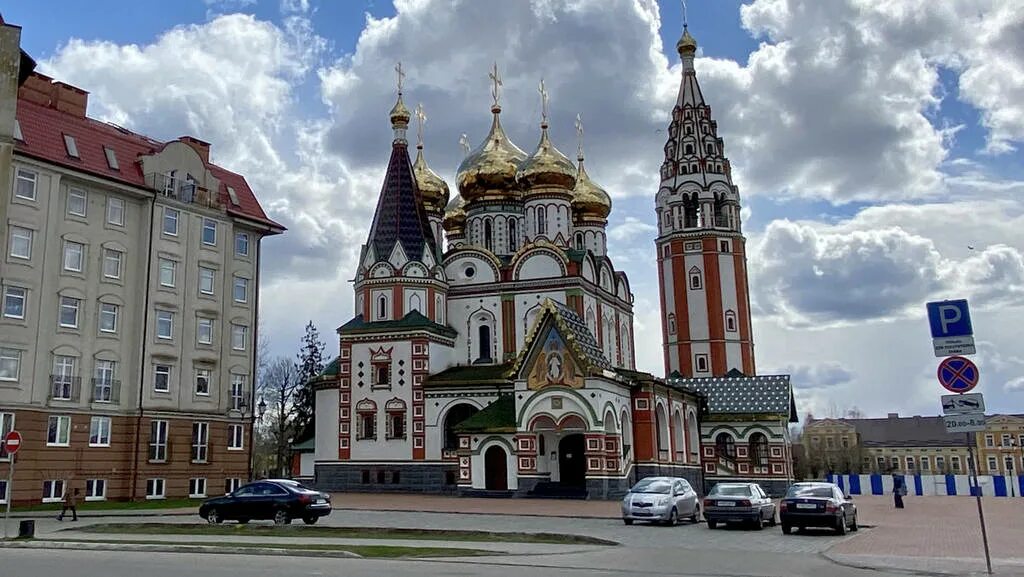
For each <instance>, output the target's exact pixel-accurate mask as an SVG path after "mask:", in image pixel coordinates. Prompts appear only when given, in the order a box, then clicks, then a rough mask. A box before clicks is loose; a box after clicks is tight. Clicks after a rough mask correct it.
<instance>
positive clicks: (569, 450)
mask: <svg viewBox="0 0 1024 577" xmlns="http://www.w3.org/2000/svg"><path fill="white" fill-rule="evenodd" d="M585 452H586V443H585V440H584V438H583V435H582V434H579V433H575V434H572V435H566V436H564V437H562V440H561V441H560V442H559V443H558V472H559V482H560V483H561V484H562V485H563V486H566V487H584V486H586V484H587V456H586V454H585Z"/></svg>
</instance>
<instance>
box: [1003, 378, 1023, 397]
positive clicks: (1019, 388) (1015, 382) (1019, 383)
mask: <svg viewBox="0 0 1024 577" xmlns="http://www.w3.org/2000/svg"><path fill="white" fill-rule="evenodd" d="M1003 388H1004V389H1005V390H1006V392H1008V393H1021V392H1024V377H1017V378H1016V379H1011V380H1009V381H1007V382H1006V384H1005V385H1003Z"/></svg>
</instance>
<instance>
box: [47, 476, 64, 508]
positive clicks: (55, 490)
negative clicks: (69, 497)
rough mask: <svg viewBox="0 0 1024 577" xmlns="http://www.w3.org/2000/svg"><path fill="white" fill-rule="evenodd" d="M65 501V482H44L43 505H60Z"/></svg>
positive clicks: (60, 480) (61, 480)
mask: <svg viewBox="0 0 1024 577" xmlns="http://www.w3.org/2000/svg"><path fill="white" fill-rule="evenodd" d="M63 499H64V480H63V479H49V480H46V481H43V503H60V502H61V500H63Z"/></svg>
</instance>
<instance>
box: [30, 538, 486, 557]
mask: <svg viewBox="0 0 1024 577" xmlns="http://www.w3.org/2000/svg"><path fill="white" fill-rule="evenodd" d="M50 540H52V541H58V540H56V539H35V541H36V542H42V543H45V542H46V541H50ZM58 542H61V543H93V544H103V545H109V546H111V547H116V546H118V545H121V544H123V543H127V544H130V545H169V546H175V545H181V544H180V543H169V542H167V541H147V540H144V539H142V540H131V541H116V542H113V543H106V542H103V541H92V540H89V539H60V540H59V541H58ZM188 546H189V547H222V548H227V549H231V548H234V547H238V548H241V549H287V550H289V551H296V552H299V551H330V552H335V553H343V552H348V553H355V554H356V555H359V556H360V557H366V558H375V559H398V558H402V557H477V556H480V555H503V553H502V552H500V551H484V550H482V549H459V548H455V547H403V546H398V545H329V544H301V543H294V544H293V543H284V544H281V543H273V544H268V543H190V544H188Z"/></svg>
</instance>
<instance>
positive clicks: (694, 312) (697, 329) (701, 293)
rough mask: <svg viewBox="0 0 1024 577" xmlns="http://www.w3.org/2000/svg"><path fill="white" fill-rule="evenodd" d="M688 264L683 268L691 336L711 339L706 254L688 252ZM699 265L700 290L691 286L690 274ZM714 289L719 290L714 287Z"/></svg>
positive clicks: (697, 338)
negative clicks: (705, 264)
mask: <svg viewBox="0 0 1024 577" xmlns="http://www.w3.org/2000/svg"><path fill="white" fill-rule="evenodd" d="M685 260H686V264H685V265H684V267H683V270H685V271H686V280H685V281H684V282H685V283H686V284H685V286H686V303H687V306H688V308H689V311H688V315H689V317H690V338H691V339H693V340H701V339H704V340H706V339H709V338H711V336H710V329H709V324H708V293H707V291H708V290H712V289H709V287H708V285H707V281H708V278H707V277H708V275H707V271H705V270H704V256H703V255H701V254H688V255H686V259H685ZM693 267H697V268H698V269H700V272H701V288H700V289H699V290H693V289H691V288H690V274H689V271H690V270H691V269H692V268H693ZM713 290H719V289H718V288H717V287H714V289H713Z"/></svg>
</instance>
